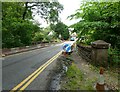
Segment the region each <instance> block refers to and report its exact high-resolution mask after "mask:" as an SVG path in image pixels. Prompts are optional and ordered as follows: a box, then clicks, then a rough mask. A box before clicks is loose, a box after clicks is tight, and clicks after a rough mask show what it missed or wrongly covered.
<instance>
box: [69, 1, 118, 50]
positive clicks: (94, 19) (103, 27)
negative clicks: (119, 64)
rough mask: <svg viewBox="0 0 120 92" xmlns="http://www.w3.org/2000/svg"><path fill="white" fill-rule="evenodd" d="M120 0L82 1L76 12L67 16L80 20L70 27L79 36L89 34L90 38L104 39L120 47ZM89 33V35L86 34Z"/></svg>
mask: <svg viewBox="0 0 120 92" xmlns="http://www.w3.org/2000/svg"><path fill="white" fill-rule="evenodd" d="M119 7H120V2H104V3H103V2H84V3H83V4H82V6H80V9H78V10H77V13H75V14H73V15H71V16H69V18H71V19H73V18H77V19H79V18H81V19H82V20H81V21H80V22H78V23H76V24H74V25H72V27H74V28H75V30H76V32H78V33H79V34H80V35H79V36H85V35H86V36H90V38H89V39H90V40H93V41H94V40H98V39H101V40H105V41H106V42H109V43H111V44H112V46H113V47H117V48H120V47H119V46H120V16H119ZM88 34H89V35H88Z"/></svg>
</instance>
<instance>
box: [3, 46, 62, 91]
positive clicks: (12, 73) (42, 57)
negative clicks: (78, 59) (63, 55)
mask: <svg viewBox="0 0 120 92" xmlns="http://www.w3.org/2000/svg"><path fill="white" fill-rule="evenodd" d="M62 45H63V44H57V45H53V46H49V47H45V48H41V49H37V50H32V51H28V52H23V53H19V54H14V55H11V56H7V57H4V58H3V61H2V88H3V90H11V89H12V88H14V87H15V86H16V85H17V84H19V83H20V82H21V81H22V80H24V79H25V78H26V77H28V76H29V75H30V74H31V73H33V72H34V71H35V70H37V69H38V68H39V67H40V66H41V65H42V64H44V63H45V62H47V61H48V60H49V59H50V58H52V57H53V56H54V55H56V54H57V53H58V52H60V51H61V50H62Z"/></svg>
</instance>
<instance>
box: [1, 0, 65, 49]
mask: <svg viewBox="0 0 120 92" xmlns="http://www.w3.org/2000/svg"><path fill="white" fill-rule="evenodd" d="M62 9H63V7H62V6H61V5H60V4H59V2H2V42H3V44H2V47H3V48H11V47H17V46H25V45H30V44H31V43H32V42H33V38H35V39H37V38H40V37H38V35H39V36H41V38H42V35H40V34H41V32H40V31H41V28H40V27H39V25H36V24H34V23H32V22H31V21H30V20H31V19H32V18H33V16H34V15H36V14H37V15H39V16H40V17H41V18H43V19H45V20H46V21H48V22H51V23H53V22H55V21H57V20H58V17H59V14H58V13H60V11H61V10H62ZM33 10H34V11H35V13H33ZM33 14H34V15H33ZM34 36H35V37H34ZM36 37H37V38H36ZM37 40H38V39H37ZM39 40H40V41H41V39H39ZM34 41H36V40H34Z"/></svg>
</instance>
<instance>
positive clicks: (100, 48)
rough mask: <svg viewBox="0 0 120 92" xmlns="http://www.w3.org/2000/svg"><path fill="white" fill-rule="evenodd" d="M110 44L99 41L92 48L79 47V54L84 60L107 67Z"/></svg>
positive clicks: (93, 43)
mask: <svg viewBox="0 0 120 92" xmlns="http://www.w3.org/2000/svg"><path fill="white" fill-rule="evenodd" d="M109 45H110V44H109V43H106V42H105V41H102V40H97V41H95V42H92V43H91V46H84V45H81V44H80V45H77V47H78V52H79V54H80V55H81V56H82V58H84V59H86V60H87V61H92V62H93V63H95V64H98V65H103V66H104V65H105V66H106V65H107V62H108V48H109Z"/></svg>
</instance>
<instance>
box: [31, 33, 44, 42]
mask: <svg viewBox="0 0 120 92" xmlns="http://www.w3.org/2000/svg"><path fill="white" fill-rule="evenodd" d="M43 38H44V34H43V33H42V32H36V33H35V36H34V38H33V41H34V42H37V41H42V40H43Z"/></svg>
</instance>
